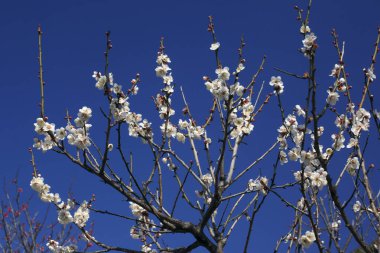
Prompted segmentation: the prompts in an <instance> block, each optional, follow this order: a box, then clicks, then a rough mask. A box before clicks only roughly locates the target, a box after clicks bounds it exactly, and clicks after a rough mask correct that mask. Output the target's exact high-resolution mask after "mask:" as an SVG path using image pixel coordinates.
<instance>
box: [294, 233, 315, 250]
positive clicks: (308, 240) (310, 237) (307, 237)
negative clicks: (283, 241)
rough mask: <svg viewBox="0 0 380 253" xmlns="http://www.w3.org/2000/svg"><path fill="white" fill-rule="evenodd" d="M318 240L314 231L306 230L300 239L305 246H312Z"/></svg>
mask: <svg viewBox="0 0 380 253" xmlns="http://www.w3.org/2000/svg"><path fill="white" fill-rule="evenodd" d="M315 240H316V238H315V234H314V232H313V231H306V232H305V234H304V235H302V236H301V238H300V239H299V240H298V242H299V243H300V244H301V245H302V247H304V248H308V247H310V245H311V244H312V243H313V242H314V241H315Z"/></svg>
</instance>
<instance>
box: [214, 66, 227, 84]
mask: <svg viewBox="0 0 380 253" xmlns="http://www.w3.org/2000/svg"><path fill="white" fill-rule="evenodd" d="M229 70H230V69H229V68H228V67H224V68H218V69H216V70H215V73H216V74H217V75H218V78H219V79H221V80H224V81H227V80H228V79H230V72H229Z"/></svg>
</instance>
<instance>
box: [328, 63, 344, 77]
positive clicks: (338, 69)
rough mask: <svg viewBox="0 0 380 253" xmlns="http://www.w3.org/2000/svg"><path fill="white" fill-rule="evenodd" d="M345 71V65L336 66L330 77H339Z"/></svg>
mask: <svg viewBox="0 0 380 253" xmlns="http://www.w3.org/2000/svg"><path fill="white" fill-rule="evenodd" d="M342 69H343V65H340V64H335V65H334V68H333V69H332V70H331V74H330V76H332V77H338V75H339V73H340V71H341V70H342Z"/></svg>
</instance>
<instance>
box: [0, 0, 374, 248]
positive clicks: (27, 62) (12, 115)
mask: <svg viewBox="0 0 380 253" xmlns="http://www.w3.org/2000/svg"><path fill="white" fill-rule="evenodd" d="M314 2H315V3H313V6H312V14H311V20H310V26H311V28H312V30H313V31H314V32H315V33H316V35H317V36H318V45H319V48H318V57H317V74H318V75H319V77H318V80H319V82H320V84H321V86H322V88H321V90H320V93H321V94H322V95H321V97H320V99H324V97H325V94H326V93H325V90H326V89H327V87H328V86H329V85H331V83H332V81H331V78H330V77H329V76H328V75H329V74H330V71H331V68H332V67H333V66H334V64H335V63H336V60H337V56H336V51H335V49H334V48H333V46H332V43H331V41H332V38H331V36H330V31H331V29H332V28H335V29H336V30H337V31H338V33H339V36H340V39H341V41H343V40H345V41H346V57H345V63H346V65H345V68H346V70H347V71H348V72H349V73H350V80H351V84H352V85H353V92H355V94H356V95H357V100H358V98H359V94H360V92H361V88H360V87H361V84H362V75H363V74H362V71H361V70H362V68H363V67H368V66H369V64H370V56H371V54H372V52H373V43H374V41H375V38H376V35H377V34H376V33H377V27H378V25H380V15H379V10H380V2H379V1H377V0H363V1H361V2H360V3H359V2H358V1H352V0H349V1H343V0H336V1H314ZM295 4H297V5H299V6H300V7H306V4H307V2H306V1H281V0H268V1H244V0H237V1H175V0H169V1H121V0H115V1H100V0H93V1H85V0H77V1H45V0H44V1H7V2H5V1H3V3H2V8H1V10H0V21H1V22H0V34H2V38H1V40H0V48H1V49H2V53H1V62H2V64H1V68H0V75H1V77H2V78H1V82H0V87H1V93H0V96H1V98H0V110H1V114H2V119H3V120H2V122H3V123H2V124H1V130H2V132H3V136H2V140H3V145H0V154H1V158H2V166H1V168H0V176H1V177H5V178H7V179H10V178H12V177H13V176H14V175H15V174H16V171H17V170H18V171H19V174H20V182H21V184H24V186H25V188H28V187H27V186H28V183H29V180H30V177H31V173H32V169H31V166H30V164H29V159H30V156H29V154H28V152H27V150H28V147H30V146H31V145H32V139H33V137H34V136H35V134H34V132H33V123H34V122H35V118H36V117H37V116H38V113H39V108H38V106H37V104H38V102H39V82H38V77H37V75H38V63H37V52H38V51H37V33H36V30H37V26H38V25H39V24H40V25H41V26H42V29H43V31H44V34H43V36H44V37H43V62H44V71H45V81H46V97H47V98H46V112H47V115H48V116H49V121H51V122H55V123H56V125H62V126H63V125H64V123H65V122H64V119H63V117H64V115H65V111H66V109H68V110H69V111H70V112H71V114H73V115H74V114H76V113H77V110H78V109H79V108H81V107H82V106H84V105H86V106H90V107H92V108H93V111H94V114H97V116H94V122H92V124H93V125H94V132H96V133H97V134H95V133H94V137H98V138H99V139H101V137H102V136H103V135H102V134H103V132H102V123H98V122H100V119H101V116H100V112H99V107H100V106H103V107H104V106H105V101H104V99H103V97H102V94H101V93H100V92H99V91H97V90H96V89H95V87H94V80H93V79H92V78H91V75H92V71H94V70H100V71H102V70H103V68H104V56H103V51H104V47H105V39H104V37H105V36H104V33H105V32H106V31H108V30H110V31H111V40H112V44H113V49H112V50H111V56H110V71H111V72H113V74H114V76H115V79H116V80H117V82H119V83H121V84H124V85H125V86H127V84H128V82H129V81H130V79H132V78H133V77H134V76H135V74H136V73H140V74H141V79H142V85H140V94H139V95H138V97H134V98H133V100H132V102H131V103H133V108H135V110H136V111H139V112H142V113H143V115H145V116H146V117H150V118H151V119H152V121H153V122H159V121H158V119H157V118H158V117H157V113H156V112H155V110H154V108H153V103H152V100H151V98H150V97H151V96H155V94H156V93H157V92H158V91H159V89H160V87H161V86H160V83H161V81H160V80H159V79H158V78H157V77H156V76H155V73H154V68H155V67H156V63H155V57H156V53H157V50H158V47H159V41H160V37H162V36H163V37H165V46H166V52H167V54H168V55H169V56H170V57H171V60H172V64H171V67H172V69H173V76H174V79H175V81H176V83H177V84H178V85H181V86H182V87H183V89H184V91H185V93H186V96H187V99H188V102H189V103H190V106H191V107H192V108H193V109H192V111H194V112H197V114H198V117H199V119H200V120H202V119H203V118H204V117H205V115H206V113H207V112H205V110H204V108H208V106H209V104H210V99H211V97H210V94H209V92H207V90H205V88H204V85H203V81H202V76H204V75H208V76H213V74H214V70H215V59H214V55H213V54H212V52H211V51H210V50H209V47H210V44H211V36H210V34H209V33H208V32H207V24H208V16H209V15H213V16H214V20H215V25H216V33H217V38H218V41H219V42H220V43H221V59H222V62H223V64H224V65H227V66H231V68H234V66H235V65H236V62H237V48H238V47H239V40H240V37H241V35H244V38H245V42H246V47H245V52H244V55H245V58H246V60H247V63H246V67H247V68H246V71H245V74H244V75H243V77H242V81H243V82H244V81H246V82H247V81H248V80H250V77H251V73H254V72H255V71H256V69H257V67H258V66H259V64H260V62H261V58H262V57H263V55H266V56H267V64H266V66H265V70H264V72H263V74H262V75H261V77H260V78H259V79H258V83H261V82H262V81H265V82H266V88H265V89H266V90H265V92H266V93H267V92H269V91H270V88H269V85H267V83H268V81H269V79H270V77H271V76H272V75H279V73H278V72H276V71H275V70H274V69H273V68H274V67H279V68H283V69H286V70H288V71H290V72H296V73H300V74H302V73H303V72H305V71H306V69H307V66H306V59H305V58H304V57H303V56H302V54H300V53H299V52H298V49H299V48H300V47H301V46H302V43H301V40H302V38H301V36H300V35H299V32H298V31H299V23H298V22H297V21H296V12H295V11H294V10H293V5H295ZM379 75H380V74H378V76H379ZM283 79H284V84H285V92H284V103H285V104H286V106H285V110H286V112H287V113H290V112H291V110H292V108H293V106H294V105H295V104H296V103H303V101H304V100H302V97H303V94H304V91H305V90H306V88H305V90H303V89H302V88H303V87H302V85H306V84H302V83H300V82H299V81H297V80H294V79H292V78H291V77H283ZM377 82H378V81H377ZM377 82H375V84H374V86H376V85H377ZM323 87H324V88H323ZM373 91H374V92H375V93H376V91H377V92H378V91H379V88H378V87H374V88H373ZM178 94H179V93H178ZM176 99H177V100H176ZM297 99H298V102H295V101H296V100H297ZM173 100H174V102H173V104H175V101H178V105H179V106H178V109H177V111H178V112H180V108H181V107H182V106H183V104H182V101H181V100H180V97H179V96H178V95H177V97H174V98H173ZM378 101H379V100H375V106H376V107H377V108H379V107H380V103H379V102H378ZM279 116H280V114H279V112H278V109H277V105H276V102H275V101H274V100H273V101H272V102H271V104H269V105H268V106H267V107H266V108H265V111H264V113H263V114H262V115H261V116H260V118H259V119H258V121H257V123H256V125H255V132H254V134H253V136H252V138H251V139H250V143H249V145H248V146H247V147H244V148H243V149H242V155H241V159H242V160H241V162H242V164H244V162H248V160H249V158H250V157H252V156H254V157H257V154H259V151H260V150H263V148H265V147H268V145H269V144H270V143H271V142H272V141H273V140H274V138H275V135H276V128H277V127H278V126H279V125H280V117H279ZM103 124H104V123H103ZM157 125H158V124H156V126H157ZM256 131H257V132H256ZM130 144H131V149H132V150H134V153H135V154H136V160H137V161H139V162H142V163H143V162H144V152H145V151H143V148H144V146H142V145H140V144H139V142H136V141H135V140H130ZM325 145H327V143H326V144H325ZM371 145H376V143H371ZM140 149H141V150H140ZM36 153H37V154H38V155H37V162H38V167H39V168H40V170H41V172H42V174H43V175H44V177H45V178H46V180H47V182H48V183H49V184H50V185H51V186H52V188H53V191H57V192H60V193H61V194H62V195H63V196H65V193H66V192H67V191H68V190H69V189H71V190H72V191H73V192H75V193H76V196H77V197H78V199H85V198H89V197H90V196H91V194H92V193H93V192H94V193H96V194H97V204H99V205H103V206H108V207H109V208H114V209H117V210H123V208H124V209H125V212H129V209H128V205H127V204H126V203H125V202H122V201H121V200H120V198H118V197H115V198H114V199H113V198H111V199H110V197H109V196H110V195H109V194H110V192H109V191H107V190H106V188H104V187H103V186H102V185H101V184H100V183H99V180H97V179H94V178H91V177H90V176H89V175H87V174H86V173H85V172H82V171H79V168H76V167H75V166H73V165H71V164H70V163H68V162H67V161H64V160H62V159H61V158H59V157H58V156H56V155H55V154H52V153H49V152H48V153H46V154H43V155H41V154H40V153H39V152H36ZM370 155H374V154H373V153H372V154H370ZM370 158H371V156H370ZM271 159H274V158H273V157H272V158H271ZM372 159H373V161H374V162H376V158H374V157H373V158H372ZM339 162H342V161H339V160H338V161H337V164H338V163H339ZM272 163H273V160H272V161H270V160H269V161H267V162H266V163H263V164H262V165H261V166H260V170H261V171H262V174H264V175H265V174H266V172H265V170H266V169H268V168H270V169H271V165H272ZM281 169H283V170H286V171H287V173H286V171H281V173H280V175H281V176H283V177H284V180H285V179H286V178H291V177H292V176H291V175H292V172H291V171H292V168H291V166H290V165H289V166H285V167H283V168H281ZM141 173H143V172H141ZM257 175H258V171H256V172H255V173H253V174H252V176H251V177H252V178H255V177H256V176H257ZM99 185H100V186H99ZM110 200H111V201H110ZM35 201H36V202H38V201H39V200H37V199H36V200H35ZM278 205H280V203H279V202H278V201H275V200H272V201H269V202H268V203H267V205H266V206H265V207H264V209H263V212H262V213H261V214H260V215H259V217H258V220H257V223H255V227H254V230H255V234H254V238H253V241H252V244H251V248H252V252H254V250H253V249H258V250H257V251H258V252H269V251H272V249H273V247H274V243H275V241H276V240H277V239H278V237H279V236H280V235H281V234H283V233H285V231H286V229H287V226H288V224H289V222H290V218H289V217H286V215H285V214H286V212H287V211H286V208H285V207H283V209H284V210H285V211H284V213H285V214H284V215H278V211H277V209H276V206H278ZM44 207H45V206H43V205H42V204H41V205H36V209H38V208H44ZM99 220H100V221H99V222H98V221H96V222H97V223H96V227H95V229H96V230H95V231H96V232H95V236H96V237H99V239H100V238H104V239H105V240H106V241H109V242H111V243H121V244H122V245H124V246H125V245H134V243H135V242H133V241H132V239H131V238H130V237H129V226H128V225H125V224H124V225H123V226H121V225H120V223H118V221H117V220H111V221H109V223H106V222H104V221H103V220H102V219H101V218H99ZM110 224H112V225H110ZM110 227H112V230H113V231H115V233H116V236H110V235H108V231H109V230H111V229H110ZM279 227H281V228H279ZM239 229H241V231H246V226H245V225H244V226H242V227H239ZM274 230H276V232H273V231H274ZM237 234H238V235H239V234H240V232H237ZM274 234H275V235H274ZM239 242H240V241H239V236H235V237H233V238H232V240H231V242H230V243H229V245H228V246H227V248H228V249H230V250H232V249H233V248H234V245H237V244H239Z"/></svg>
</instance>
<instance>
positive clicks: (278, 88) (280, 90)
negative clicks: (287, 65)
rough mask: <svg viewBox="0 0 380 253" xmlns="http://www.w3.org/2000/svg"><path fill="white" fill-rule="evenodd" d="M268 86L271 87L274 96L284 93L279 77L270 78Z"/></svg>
mask: <svg viewBox="0 0 380 253" xmlns="http://www.w3.org/2000/svg"><path fill="white" fill-rule="evenodd" d="M269 85H270V86H273V88H274V92H275V93H276V95H278V94H281V93H283V92H284V83H283V82H282V80H281V76H277V77H275V76H272V77H271V79H270V82H269Z"/></svg>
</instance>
